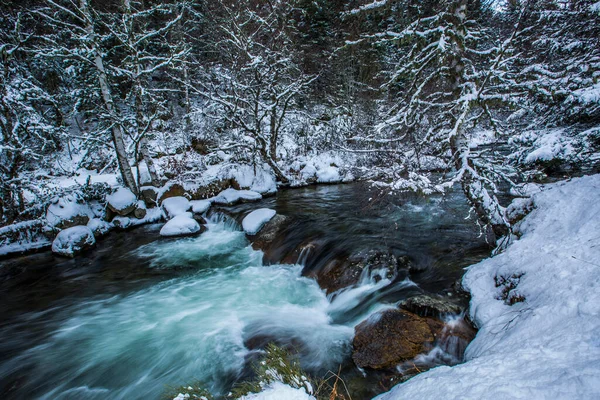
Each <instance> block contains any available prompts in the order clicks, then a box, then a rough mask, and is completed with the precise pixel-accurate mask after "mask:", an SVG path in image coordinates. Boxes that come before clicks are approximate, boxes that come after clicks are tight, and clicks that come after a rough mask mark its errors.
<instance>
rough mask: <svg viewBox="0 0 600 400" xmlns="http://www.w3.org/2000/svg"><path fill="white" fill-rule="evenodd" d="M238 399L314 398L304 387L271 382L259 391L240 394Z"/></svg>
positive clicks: (310, 399)
mask: <svg viewBox="0 0 600 400" xmlns="http://www.w3.org/2000/svg"><path fill="white" fill-rule="evenodd" d="M239 400H315V398H314V397H313V396H311V395H309V394H308V393H306V390H304V388H300V389H294V388H293V387H291V386H288V385H286V384H284V383H281V382H273V383H272V384H271V385H269V386H268V387H267V388H265V390H263V391H262V392H260V393H256V394H255V393H251V394H249V395H246V396H242V397H240V398H239Z"/></svg>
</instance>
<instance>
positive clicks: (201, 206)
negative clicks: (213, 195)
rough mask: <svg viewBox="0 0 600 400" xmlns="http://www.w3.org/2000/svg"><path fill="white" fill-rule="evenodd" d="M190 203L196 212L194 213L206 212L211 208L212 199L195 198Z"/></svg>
mask: <svg viewBox="0 0 600 400" xmlns="http://www.w3.org/2000/svg"><path fill="white" fill-rule="evenodd" d="M190 204H191V205H192V211H193V212H194V214H204V213H205V212H207V211H208V209H209V208H210V205H211V204H212V201H211V200H193V201H190Z"/></svg>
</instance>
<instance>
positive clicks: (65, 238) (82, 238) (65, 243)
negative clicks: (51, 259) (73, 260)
mask: <svg viewBox="0 0 600 400" xmlns="http://www.w3.org/2000/svg"><path fill="white" fill-rule="evenodd" d="M95 244H96V239H95V238H94V233H93V232H92V230H91V229H90V228H88V227H87V226H82V225H79V226H74V227H72V228H68V229H65V230H63V231H60V232H59V233H58V235H57V236H56V238H55V239H54V242H52V252H53V253H57V254H60V255H63V256H67V257H73V256H74V255H75V254H76V253H77V252H79V251H81V250H82V249H84V248H85V247H90V246H93V245H95Z"/></svg>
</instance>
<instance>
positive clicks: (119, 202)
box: [106, 187, 137, 210]
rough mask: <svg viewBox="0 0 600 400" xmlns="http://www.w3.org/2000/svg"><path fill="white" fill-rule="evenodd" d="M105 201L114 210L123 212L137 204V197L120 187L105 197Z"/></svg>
mask: <svg viewBox="0 0 600 400" xmlns="http://www.w3.org/2000/svg"><path fill="white" fill-rule="evenodd" d="M106 201H107V202H108V204H110V205H111V206H113V207H114V208H115V209H116V210H125V209H126V208H129V207H131V206H132V205H134V204H136V203H137V197H136V196H135V194H133V192H132V191H131V190H129V189H127V188H125V187H120V188H118V189H117V190H116V191H115V192H114V193H113V194H110V195H108V196H106Z"/></svg>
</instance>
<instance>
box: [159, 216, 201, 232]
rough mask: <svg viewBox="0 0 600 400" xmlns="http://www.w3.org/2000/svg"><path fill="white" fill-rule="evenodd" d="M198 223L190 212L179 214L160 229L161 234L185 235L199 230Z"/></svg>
mask: <svg viewBox="0 0 600 400" xmlns="http://www.w3.org/2000/svg"><path fill="white" fill-rule="evenodd" d="M200 229H201V228H200V224H199V223H198V221H196V220H195V219H194V218H192V213H189V212H188V213H184V214H179V215H177V216H176V217H174V218H173V219H172V220H170V221H168V222H167V223H166V224H165V225H164V226H163V227H162V228H161V230H160V235H161V236H187V235H193V234H195V233H198V232H200Z"/></svg>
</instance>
